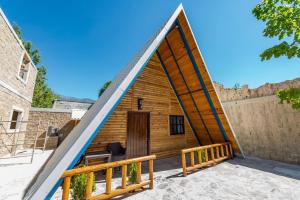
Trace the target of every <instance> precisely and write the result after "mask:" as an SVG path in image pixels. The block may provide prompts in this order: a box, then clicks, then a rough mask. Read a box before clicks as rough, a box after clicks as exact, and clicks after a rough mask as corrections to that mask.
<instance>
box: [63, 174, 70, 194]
mask: <svg viewBox="0 0 300 200" xmlns="http://www.w3.org/2000/svg"><path fill="white" fill-rule="evenodd" d="M70 184H71V177H70V176H67V177H65V178H64V182H63V187H62V189H63V194H62V200H68V199H69V193H70Z"/></svg>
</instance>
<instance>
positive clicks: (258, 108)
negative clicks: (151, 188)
mask: <svg viewBox="0 0 300 200" xmlns="http://www.w3.org/2000/svg"><path fill="white" fill-rule="evenodd" d="M216 87H217V91H218V93H219V96H220V97H221V100H222V101H223V106H224V109H225V111H226V114H227V116H228V119H229V121H230V123H231V125H232V127H233V129H234V132H235V134H236V136H237V138H238V141H239V142H240V145H241V147H242V149H243V151H244V153H245V155H246V156H256V157H260V158H264V159H271V160H278V161H283V162H289V163H294V164H300V145H299V144H300V110H295V109H292V108H291V106H290V105H287V104H279V99H278V98H277V97H276V96H274V95H273V94H274V93H275V91H277V90H278V89H286V88H289V87H300V79H299V78H298V79H295V80H292V81H285V82H282V83H277V84H265V85H263V86H261V87H259V88H256V89H249V88H248V87H247V86H244V87H242V88H240V89H229V88H226V89H225V88H224V87H223V86H220V85H218V84H217V85H216Z"/></svg>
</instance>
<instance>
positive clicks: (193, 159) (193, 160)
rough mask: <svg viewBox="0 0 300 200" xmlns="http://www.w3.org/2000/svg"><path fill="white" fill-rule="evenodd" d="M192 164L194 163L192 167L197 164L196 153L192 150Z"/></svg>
mask: <svg viewBox="0 0 300 200" xmlns="http://www.w3.org/2000/svg"><path fill="white" fill-rule="evenodd" d="M191 165H192V167H194V166H195V154H194V151H191Z"/></svg>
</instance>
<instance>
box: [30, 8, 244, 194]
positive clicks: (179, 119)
mask: <svg viewBox="0 0 300 200" xmlns="http://www.w3.org/2000/svg"><path fill="white" fill-rule="evenodd" d="M225 141H226V142H230V143H231V145H232V148H233V150H234V152H235V154H239V155H242V151H241V148H240V147H239V145H238V142H237V140H236V138H235V135H234V133H233V130H232V128H231V126H230V123H229V122H228V119H227V117H226V114H225V113H224V109H223V108H222V104H221V102H220V100H219V98H218V96H217V93H216V91H215V88H214V85H213V82H212V80H211V78H210V75H209V73H208V71H207V68H206V66H205V63H204V61H203V58H202V56H201V53H200V50H199V48H198V45H197V43H196V40H195V38H194V35H193V33H192V30H191V27H190V25H189V22H188V20H187V17H186V15H185V12H184V10H183V7H182V5H180V6H179V7H178V8H177V9H176V11H175V12H174V13H173V14H172V16H171V17H170V18H169V19H168V21H167V22H166V23H165V25H164V26H163V27H162V29H160V31H159V32H158V33H157V34H156V35H155V36H154V37H153V38H152V39H151V40H150V41H149V42H148V43H147V45H146V47H145V48H143V49H142V51H141V52H139V54H138V55H137V56H136V57H135V58H134V59H133V60H132V62H130V63H129V64H128V65H127V66H126V67H125V68H124V69H123V70H122V71H121V73H120V74H119V75H118V76H117V77H116V78H115V79H114V80H113V82H112V84H111V85H110V86H109V88H108V89H107V90H106V91H105V92H104V94H103V95H102V96H101V97H100V98H99V99H98V101H97V102H96V103H95V104H94V105H93V106H92V107H91V109H90V110H89V111H88V112H87V113H86V114H85V116H84V117H83V119H82V120H81V122H80V123H79V124H78V125H77V126H76V127H75V128H74V130H73V131H72V132H71V133H70V134H69V135H68V137H67V138H66V139H65V140H64V141H63V143H62V144H61V145H60V146H59V147H58V149H57V150H56V151H55V152H54V154H53V155H52V156H51V158H50V159H49V160H48V162H47V163H46V164H45V165H44V167H43V168H42V169H41V170H40V172H39V174H37V176H36V177H35V179H34V180H33V181H32V184H31V185H29V187H28V190H27V191H26V194H25V195H24V199H44V198H45V199H49V198H50V197H51V196H52V195H53V193H54V192H55V191H56V189H57V188H58V187H59V185H60V184H61V179H60V178H61V175H62V174H63V172H64V171H65V170H67V169H71V168H73V166H74V165H75V164H76V163H77V161H78V160H79V158H80V157H81V156H82V154H83V153H84V152H86V151H99V150H105V148H106V146H107V144H108V143H112V142H121V144H122V145H123V147H125V148H127V151H126V154H127V157H136V156H143V155H147V154H156V155H157V157H158V158H162V157H170V156H174V155H178V153H179V152H180V150H181V149H183V148H186V147H192V146H199V145H207V144H212V143H222V142H225Z"/></svg>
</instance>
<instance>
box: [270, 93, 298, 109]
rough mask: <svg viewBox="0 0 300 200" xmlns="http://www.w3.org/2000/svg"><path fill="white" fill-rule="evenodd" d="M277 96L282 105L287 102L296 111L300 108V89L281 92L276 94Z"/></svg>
mask: <svg viewBox="0 0 300 200" xmlns="http://www.w3.org/2000/svg"><path fill="white" fill-rule="evenodd" d="M276 96H278V97H279V98H280V103H283V102H287V103H289V104H291V105H292V107H293V108H295V109H299V108H300V88H290V89H288V90H279V91H277V92H276Z"/></svg>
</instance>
